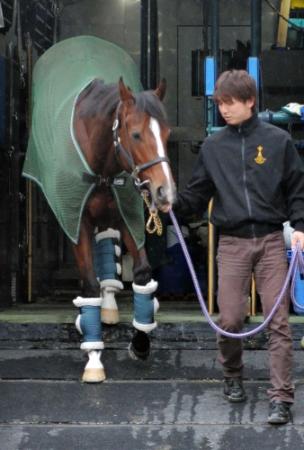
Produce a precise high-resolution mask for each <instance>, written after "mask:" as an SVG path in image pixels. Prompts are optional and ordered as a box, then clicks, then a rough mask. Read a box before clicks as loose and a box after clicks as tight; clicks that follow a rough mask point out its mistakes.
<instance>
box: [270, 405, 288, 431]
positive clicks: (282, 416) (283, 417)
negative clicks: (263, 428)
mask: <svg viewBox="0 0 304 450" xmlns="http://www.w3.org/2000/svg"><path fill="white" fill-rule="evenodd" d="M289 409H290V403H287V402H282V401H281V400H273V401H272V402H270V404H269V415H268V423H271V424H272V425H281V424H284V423H288V422H289V420H290V411H289Z"/></svg>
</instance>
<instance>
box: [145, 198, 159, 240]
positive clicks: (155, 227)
mask: <svg viewBox="0 0 304 450" xmlns="http://www.w3.org/2000/svg"><path fill="white" fill-rule="evenodd" d="M142 196H143V199H144V202H145V203H146V205H147V207H148V209H149V213H150V217H149V219H148V221H147V224H146V230H147V232H148V233H149V234H153V233H155V232H156V234H157V236H161V235H162V233H163V224H162V222H161V220H160V218H159V215H158V212H157V210H152V209H151V203H150V201H149V199H148V192H147V191H143V192H142Z"/></svg>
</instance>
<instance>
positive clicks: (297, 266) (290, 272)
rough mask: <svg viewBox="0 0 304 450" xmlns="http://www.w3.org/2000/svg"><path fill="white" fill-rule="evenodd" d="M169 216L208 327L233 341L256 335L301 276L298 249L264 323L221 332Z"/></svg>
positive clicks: (301, 258)
mask: <svg viewBox="0 0 304 450" xmlns="http://www.w3.org/2000/svg"><path fill="white" fill-rule="evenodd" d="M169 215H170V218H171V220H172V223H173V225H174V228H175V231H176V234H177V237H178V239H179V242H180V244H181V247H182V249H183V252H184V256H185V259H186V262H187V265H188V268H189V271H190V274H191V278H192V281H193V284H194V287H195V291H196V294H197V297H198V300H199V303H200V306H201V309H202V311H203V314H204V316H205V317H206V319H207V322H208V323H209V325H210V326H211V327H212V328H213V329H214V330H215V331H216V332H217V333H219V334H222V335H223V336H226V337H229V338H235V339H243V338H246V337H249V336H252V335H254V334H256V333H258V332H259V331H261V330H263V328H265V327H266V326H267V325H268V324H269V322H270V321H271V319H272V318H273V316H274V314H275V313H276V311H277V309H278V307H279V305H280V303H281V301H282V299H283V297H284V295H285V292H286V291H287V289H288V287H289V282H290V280H291V279H293V280H295V273H296V272H297V270H299V271H300V273H301V274H303V272H304V261H303V256H302V252H301V250H300V248H299V247H297V248H296V249H295V250H294V251H293V252H292V257H291V260H290V263H289V269H288V272H287V276H286V279H285V282H284V285H283V287H282V290H281V292H280V294H279V295H278V297H277V299H276V301H275V304H274V305H273V307H272V310H271V311H270V313H269V315H268V316H267V317H266V319H265V320H264V322H263V323H261V324H260V325H258V326H257V327H256V328H254V329H253V330H250V331H246V332H244V333H230V332H229V331H226V330H223V329H222V328H220V327H219V326H218V325H216V323H215V322H213V320H212V318H211V316H210V314H209V312H208V309H207V307H206V305H205V300H204V298H203V295H202V293H201V290H200V286H199V283H198V280H197V277H196V274H195V271H194V268H193V264H192V261H191V257H190V255H189V252H188V249H187V246H186V243H185V240H184V237H183V234H182V232H181V230H180V228H179V225H178V223H177V220H176V217H175V215H174V213H173V211H172V210H170V211H169ZM293 284H294V281H293ZM291 298H292V301H294V298H293V293H292V295H291ZM298 306H299V305H298ZM302 309H303V307H302Z"/></svg>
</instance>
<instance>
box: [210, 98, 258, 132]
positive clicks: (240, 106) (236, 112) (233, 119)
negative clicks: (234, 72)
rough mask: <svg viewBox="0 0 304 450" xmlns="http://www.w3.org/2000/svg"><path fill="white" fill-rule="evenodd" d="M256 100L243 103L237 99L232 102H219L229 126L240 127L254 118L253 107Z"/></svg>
mask: <svg viewBox="0 0 304 450" xmlns="http://www.w3.org/2000/svg"><path fill="white" fill-rule="evenodd" d="M253 105H254V99H250V100H246V101H245V102H241V101H239V100H236V99H235V98H232V99H231V102H228V103H227V102H223V101H219V102H218V107H219V111H220V114H221V116H222V117H223V119H224V120H225V122H226V123H227V124H228V125H239V124H241V123H242V122H244V121H245V120H247V119H249V118H250V117H251V116H252V109H251V108H252V107H253Z"/></svg>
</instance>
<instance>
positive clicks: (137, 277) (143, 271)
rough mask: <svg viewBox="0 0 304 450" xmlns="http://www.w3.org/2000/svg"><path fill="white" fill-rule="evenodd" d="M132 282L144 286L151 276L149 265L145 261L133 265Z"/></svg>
mask: <svg viewBox="0 0 304 450" xmlns="http://www.w3.org/2000/svg"><path fill="white" fill-rule="evenodd" d="M133 278H134V283H136V284H137V285H139V286H145V285H146V284H147V283H149V281H150V280H151V278H152V269H151V266H150V265H149V264H148V263H146V264H142V265H140V266H135V267H134V269H133Z"/></svg>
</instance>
